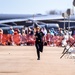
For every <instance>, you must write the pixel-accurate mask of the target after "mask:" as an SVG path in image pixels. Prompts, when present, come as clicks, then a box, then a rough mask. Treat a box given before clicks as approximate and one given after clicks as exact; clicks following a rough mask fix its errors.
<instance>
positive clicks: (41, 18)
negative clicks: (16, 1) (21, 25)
mask: <svg viewBox="0 0 75 75" xmlns="http://www.w3.org/2000/svg"><path fill="white" fill-rule="evenodd" d="M29 19H31V20H36V21H46V20H58V19H64V18H63V17H62V16H61V15H40V16H37V15H35V16H34V17H33V16H32V17H28V18H24V17H23V18H22V17H21V18H19V19H5V20H0V23H9V22H22V21H27V20H29Z"/></svg>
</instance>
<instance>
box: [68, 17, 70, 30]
mask: <svg viewBox="0 0 75 75" xmlns="http://www.w3.org/2000/svg"><path fill="white" fill-rule="evenodd" d="M68 30H70V16H68Z"/></svg>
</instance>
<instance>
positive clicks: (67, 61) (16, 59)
mask: <svg viewBox="0 0 75 75" xmlns="http://www.w3.org/2000/svg"><path fill="white" fill-rule="evenodd" d="M63 49H64V48H62V47H49V46H44V51H43V53H40V55H41V59H40V60H37V54H36V48H35V46H0V75H75V59H74V58H71V57H70V55H69V54H66V55H65V56H64V57H63V58H62V59H60V56H61V55H62V51H63Z"/></svg>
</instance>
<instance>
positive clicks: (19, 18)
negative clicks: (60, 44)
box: [0, 14, 75, 26]
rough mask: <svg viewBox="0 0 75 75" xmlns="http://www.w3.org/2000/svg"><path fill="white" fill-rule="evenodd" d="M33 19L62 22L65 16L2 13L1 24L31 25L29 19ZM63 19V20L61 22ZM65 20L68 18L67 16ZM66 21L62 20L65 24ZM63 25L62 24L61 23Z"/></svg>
mask: <svg viewBox="0 0 75 75" xmlns="http://www.w3.org/2000/svg"><path fill="white" fill-rule="evenodd" d="M29 20H31V21H32V23H33V22H34V23H35V22H37V21H39V22H44V23H51V22H53V23H58V24H59V23H61V22H62V21H64V17H62V15H28V14H27V15H21V14H20V15H19V14H18V15H17V14H0V24H9V23H10V25H13V23H14V25H19V26H20V25H24V26H30V25H32V23H29V22H28V21H29ZM60 20H61V22H60ZM65 20H68V18H67V17H66V18H65ZM70 20H74V21H75V15H72V16H70ZM63 23H64V22H62V24H63ZM60 26H61V25H60Z"/></svg>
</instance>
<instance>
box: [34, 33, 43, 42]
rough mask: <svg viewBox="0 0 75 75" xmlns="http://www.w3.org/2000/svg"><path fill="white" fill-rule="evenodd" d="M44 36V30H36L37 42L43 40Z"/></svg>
mask: <svg viewBox="0 0 75 75" xmlns="http://www.w3.org/2000/svg"><path fill="white" fill-rule="evenodd" d="M43 36H44V33H43V32H36V33H35V37H36V42H43V40H42V38H43Z"/></svg>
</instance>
